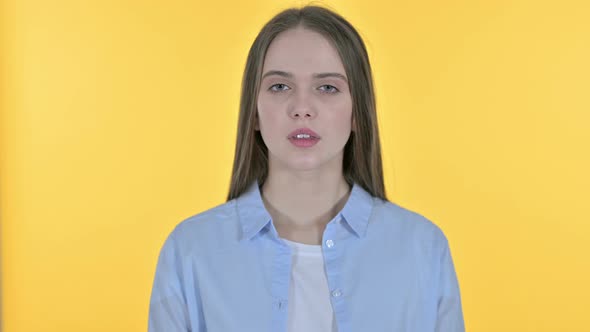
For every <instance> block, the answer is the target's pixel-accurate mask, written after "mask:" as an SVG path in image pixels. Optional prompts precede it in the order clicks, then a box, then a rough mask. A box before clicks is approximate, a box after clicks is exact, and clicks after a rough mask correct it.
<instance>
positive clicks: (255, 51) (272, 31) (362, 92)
mask: <svg viewBox="0 0 590 332" xmlns="http://www.w3.org/2000/svg"><path fill="white" fill-rule="evenodd" d="M298 26H303V27H305V28H307V29H310V30H313V31H315V32H318V33H320V34H321V35H323V36H324V37H325V38H327V39H328V40H330V41H331V42H332V45H333V46H334V47H335V48H336V50H337V51H338V54H339V55H340V58H341V60H342V63H343V65H344V69H345V70H346V76H347V77H348V81H349V89H350V94H351V97H352V116H353V119H355V121H354V122H355V127H354V128H353V131H352V132H351V134H350V138H349V139H348V142H347V143H346V145H345V146H344V157H343V174H344V177H345V179H346V181H347V182H348V184H349V185H352V184H353V182H355V183H356V184H358V185H360V186H361V187H363V188H364V189H365V190H366V191H367V192H369V193H370V194H371V195H373V196H375V197H379V198H381V199H385V200H386V199H387V198H386V195H385V186H384V184H383V166H382V161H381V144H380V142H379V131H378V126H377V114H376V111H375V92H374V89H373V77H372V74H371V65H370V63H369V57H368V55H367V50H366V48H365V45H364V43H363V40H362V38H361V37H360V35H359V34H358V32H357V31H356V30H355V28H354V27H353V26H352V25H351V24H350V23H349V22H348V21H346V20H345V19H344V18H343V17H342V16H340V15H338V14H336V13H335V12H333V11H331V10H329V9H327V8H324V7H319V6H304V7H302V8H290V9H286V10H284V11H282V12H280V13H279V14H277V15H276V16H275V17H273V18H272V19H271V20H270V21H269V22H268V23H266V25H264V27H263V28H262V30H261V31H260V32H259V33H258V36H257V37H256V39H255V40H254V43H253V44H252V47H251V48H250V51H249V53H248V58H247V60H246V68H245V70H244V76H243V79H242V93H241V98H240V114H239V120H238V134H237V141H236V150H235V157H234V164H233V170H232V176H231V184H230V189H229V194H228V196H227V200H228V201H229V200H231V199H234V198H236V197H238V196H240V195H241V194H242V193H243V192H244V191H246V189H247V188H248V186H249V185H251V184H252V182H253V181H255V180H258V183H259V184H260V185H262V183H264V181H265V180H266V177H267V175H268V149H267V147H266V145H265V144H264V141H263V140H262V136H261V135H260V132H259V131H256V130H255V123H256V122H255V121H256V113H257V98H258V90H259V89H260V81H261V76H262V67H263V64H264V57H265V55H266V51H267V49H268V47H269V45H270V43H271V42H272V41H273V39H274V38H275V37H276V36H277V35H278V34H280V33H281V32H284V31H286V30H289V29H293V28H295V27H298Z"/></svg>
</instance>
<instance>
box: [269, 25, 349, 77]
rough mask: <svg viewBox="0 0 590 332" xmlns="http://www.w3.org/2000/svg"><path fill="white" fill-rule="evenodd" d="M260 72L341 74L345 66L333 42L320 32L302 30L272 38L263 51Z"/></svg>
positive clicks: (287, 32) (296, 74) (291, 30)
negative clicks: (265, 50) (262, 64)
mask: <svg viewBox="0 0 590 332" xmlns="http://www.w3.org/2000/svg"><path fill="white" fill-rule="evenodd" d="M263 70H264V71H265V72H266V71H269V70H279V71H284V72H289V73H292V74H294V75H295V76H300V75H311V74H313V73H321V72H340V73H341V74H344V66H343V64H342V61H341V59H340V56H339V54H338V51H337V50H336V48H334V46H333V45H332V43H331V42H330V41H329V40H328V39H327V38H325V37H324V36H322V35H321V34H320V33H318V32H315V31H312V30H309V29H305V28H302V27H298V28H295V29H290V30H287V31H284V32H282V33H280V34H279V35H278V36H277V37H275V39H274V40H273V41H272V42H271V44H270V45H269V48H268V50H267V52H266V56H265V59H264V69H263Z"/></svg>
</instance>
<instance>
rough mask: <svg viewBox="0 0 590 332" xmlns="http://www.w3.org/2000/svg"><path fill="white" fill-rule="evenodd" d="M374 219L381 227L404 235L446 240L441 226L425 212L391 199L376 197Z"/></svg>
mask: <svg viewBox="0 0 590 332" xmlns="http://www.w3.org/2000/svg"><path fill="white" fill-rule="evenodd" d="M373 208H374V209H373V215H372V218H371V219H372V221H373V223H374V224H376V225H379V226H380V227H385V228H390V229H391V230H392V231H394V232H395V233H397V234H399V235H402V236H412V237H419V238H423V239H426V238H428V240H431V241H435V242H441V241H442V242H446V241H447V239H446V235H445V233H444V232H443V230H442V228H441V226H439V225H438V224H437V223H436V222H435V221H433V220H432V219H430V218H429V217H426V216H425V215H424V214H422V213H420V212H418V211H416V210H414V209H411V208H408V207H406V206H403V205H400V204H399V203H397V202H394V201H389V200H381V199H376V200H375V203H374V206H373Z"/></svg>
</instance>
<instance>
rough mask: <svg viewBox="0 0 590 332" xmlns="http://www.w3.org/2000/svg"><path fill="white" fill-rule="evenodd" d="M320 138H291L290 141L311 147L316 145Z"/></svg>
mask: <svg viewBox="0 0 590 332" xmlns="http://www.w3.org/2000/svg"><path fill="white" fill-rule="evenodd" d="M319 140H320V139H319V138H315V137H311V138H291V139H289V141H290V142H291V143H292V144H293V145H295V146H296V147H299V148H309V147H312V146H314V145H315V144H316V143H317V142H318V141H319Z"/></svg>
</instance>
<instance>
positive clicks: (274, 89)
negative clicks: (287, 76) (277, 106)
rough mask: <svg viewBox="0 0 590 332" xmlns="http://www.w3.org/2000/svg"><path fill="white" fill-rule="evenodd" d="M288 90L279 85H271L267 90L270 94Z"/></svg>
mask: <svg viewBox="0 0 590 332" xmlns="http://www.w3.org/2000/svg"><path fill="white" fill-rule="evenodd" d="M288 89H289V87H288V86H287V85H285V84H282V83H279V84H274V85H272V86H271V87H270V89H269V90H270V91H271V92H280V91H285V90H288Z"/></svg>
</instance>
